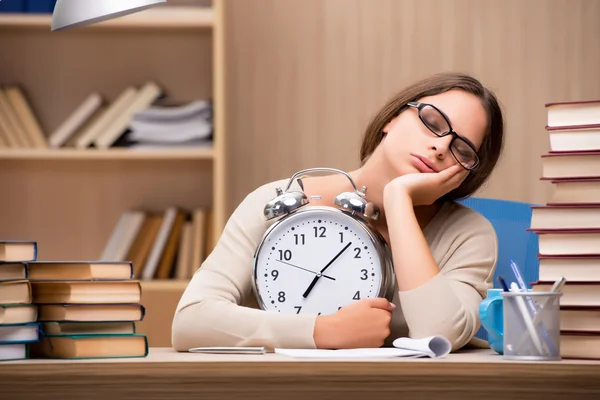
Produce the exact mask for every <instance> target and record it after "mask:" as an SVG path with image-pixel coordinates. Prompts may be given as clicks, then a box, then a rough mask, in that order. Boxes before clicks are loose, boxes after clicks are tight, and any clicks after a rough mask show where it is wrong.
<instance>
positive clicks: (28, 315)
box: [0, 241, 40, 361]
mask: <svg viewBox="0 0 600 400" xmlns="http://www.w3.org/2000/svg"><path fill="white" fill-rule="evenodd" d="M36 255H37V244H36V243H35V242H20V241H1V242H0V361H7V360H22V359H26V358H28V347H27V345H28V344H29V343H33V342H37V341H39V340H40V325H39V324H38V323H37V307H36V306H35V304H33V303H32V293H31V285H30V283H29V281H28V280H27V264H26V262H28V261H32V260H35V258H36Z"/></svg>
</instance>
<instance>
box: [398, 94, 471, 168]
mask: <svg viewBox="0 0 600 400" xmlns="http://www.w3.org/2000/svg"><path fill="white" fill-rule="evenodd" d="M406 105H407V106H409V107H415V108H416V109H417V110H418V113H419V119H420V120H421V122H423V125H425V126H426V127H427V129H429V130H430V131H431V132H432V133H433V134H435V135H436V136H439V137H444V136H447V135H452V141H451V142H450V153H452V156H453V157H454V158H455V159H456V161H458V163H459V164H460V165H462V166H463V168H464V169H466V170H469V171H472V170H474V169H476V168H477V167H478V166H479V155H478V154H477V150H475V146H473V144H472V143H471V142H470V141H469V140H468V139H466V138H464V137H462V136H460V135H459V134H458V133H456V131H455V130H454V129H452V125H450V121H449V120H448V117H446V115H445V114H444V113H443V112H441V111H440V110H439V109H438V108H436V107H435V106H434V105H433V104H427V103H419V102H416V101H411V102H410V103H407V104H406Z"/></svg>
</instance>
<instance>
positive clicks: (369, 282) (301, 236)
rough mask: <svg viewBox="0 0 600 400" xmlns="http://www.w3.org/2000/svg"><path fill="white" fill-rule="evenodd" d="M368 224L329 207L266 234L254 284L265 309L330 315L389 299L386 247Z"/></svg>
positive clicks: (306, 212)
mask: <svg viewBox="0 0 600 400" xmlns="http://www.w3.org/2000/svg"><path fill="white" fill-rule="evenodd" d="M380 243H381V241H377V240H375V239H374V237H373V234H372V233H371V232H370V231H369V229H367V228H366V226H365V223H363V222H362V221H360V220H358V219H357V218H355V217H353V216H351V215H349V214H347V213H345V212H343V211H341V210H336V209H333V208H329V207H312V208H308V209H305V210H301V211H298V212H295V213H293V214H291V215H289V216H288V217H286V218H284V219H282V220H280V221H279V222H277V223H276V224H274V225H273V226H272V227H271V228H270V229H269V230H268V231H267V232H266V233H265V235H264V236H263V239H262V241H261V243H260V245H259V246H258V248H257V251H256V254H255V257H254V266H253V275H254V276H253V284H254V289H255V292H256V294H257V297H258V300H259V303H260V305H261V307H262V308H263V309H265V310H270V311H275V312H282V313H294V314H318V315H325V314H332V313H334V312H336V311H337V310H338V309H340V308H341V307H343V306H345V305H347V304H349V303H352V302H354V301H357V300H360V299H363V298H367V297H370V298H373V297H380V296H383V295H385V288H386V281H387V278H388V277H387V276H386V275H387V271H386V251H385V250H386V249H384V248H383V246H382V245H381V244H380Z"/></svg>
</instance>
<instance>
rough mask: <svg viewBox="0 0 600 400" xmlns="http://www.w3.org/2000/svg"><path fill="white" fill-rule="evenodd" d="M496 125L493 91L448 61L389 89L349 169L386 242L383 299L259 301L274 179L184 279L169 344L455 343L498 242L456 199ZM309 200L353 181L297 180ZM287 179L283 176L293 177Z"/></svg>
mask: <svg viewBox="0 0 600 400" xmlns="http://www.w3.org/2000/svg"><path fill="white" fill-rule="evenodd" d="M503 136H504V123H503V115H502V111H501V109H500V106H499V104H498V102H497V100H496V98H495V96H494V94H493V93H492V92H491V91H489V90H488V89H486V88H485V87H483V86H482V85H481V83H480V82H479V81H478V80H476V79H474V78H472V77H470V76H468V75H464V74H456V73H445V74H438V75H434V76H431V77H428V78H426V79H424V80H421V81H419V82H416V83H415V84H413V85H411V86H409V87H408V88H406V89H404V90H403V91H401V92H400V93H399V94H397V95H396V96H395V97H394V98H393V99H392V100H391V101H389V102H388V103H387V104H386V105H385V106H384V107H383V108H382V109H381V110H380V111H379V113H378V114H377V115H376V116H375V118H374V119H373V120H372V121H371V123H370V124H369V126H368V128H367V130H366V133H365V137H364V140H363V143H362V147H361V151H360V159H361V166H360V168H358V169H356V170H355V171H351V172H349V175H350V176H351V177H352V179H353V180H354V182H355V183H356V186H357V187H359V188H360V187H362V186H366V187H367V188H368V192H367V198H368V200H369V201H371V202H373V203H375V204H376V205H377V206H378V207H379V209H380V217H379V219H378V220H377V221H375V223H374V226H375V227H376V228H377V230H378V231H379V232H381V234H382V235H383V237H384V238H385V240H386V241H387V243H388V245H389V246H390V248H391V252H392V258H393V262H394V269H395V275H396V278H397V290H396V293H395V296H394V299H393V302H392V303H390V302H388V301H387V300H385V299H382V298H377V299H362V300H359V301H356V302H354V303H352V304H351V305H348V306H346V307H343V308H342V309H340V310H339V311H337V312H336V313H334V314H330V315H319V316H316V315H302V314H297V315H296V314H293V315H292V314H290V315H287V314H282V313H273V312H266V311H263V310H260V309H258V306H257V302H256V299H255V295H254V292H253V290H252V280H251V279H252V276H251V275H252V274H251V270H252V258H253V253H254V251H255V250H256V247H257V245H258V244H259V241H260V239H261V237H262V235H263V234H264V232H265V231H266V230H267V228H268V227H269V223H268V222H267V221H266V220H265V218H264V216H263V208H264V206H265V204H266V203H267V202H268V201H269V200H271V199H272V198H273V197H274V194H275V188H276V187H285V186H286V185H287V182H288V180H287V179H282V180H279V181H276V182H271V183H269V184H266V185H264V186H261V187H259V188H258V189H256V190H255V191H253V192H252V193H250V194H249V195H248V196H247V197H246V198H245V199H244V200H243V202H242V203H241V204H240V205H239V207H238V208H237V209H236V210H235V212H234V213H233V214H232V216H231V218H230V219H229V221H228V223H227V225H226V227H225V229H224V231H223V234H222V236H221V238H220V240H219V242H218V244H217V246H216V247H215V249H214V250H213V252H212V253H211V254H210V256H209V257H208V258H207V259H206V261H205V262H204V263H203V264H202V266H201V268H199V269H198V271H197V272H196V273H195V275H194V277H193V279H192V280H191V282H190V284H189V286H188V287H187V289H186V290H185V293H184V294H183V296H182V298H181V300H180V302H179V305H178V307H177V311H176V314H175V318H174V320H173V331H172V340H173V346H174V348H175V349H176V350H178V351H187V350H188V349H189V348H192V347H200V346H266V347H267V348H274V347H287V348H357V347H379V346H381V345H385V344H389V343H391V341H393V339H395V338H397V337H401V336H409V337H426V336H432V335H443V336H445V337H446V338H448V339H449V340H450V342H451V343H452V346H453V349H458V348H460V347H462V346H464V345H465V344H466V343H467V342H469V340H470V339H471V338H472V337H473V335H474V334H475V332H476V331H477V329H478V328H479V318H478V306H479V303H480V301H481V300H482V298H483V297H484V296H485V291H486V289H487V288H489V287H491V283H492V276H493V273H494V270H495V265H496V256H497V242H496V236H495V232H494V229H493V227H492V226H491V224H490V223H489V222H488V221H487V220H486V219H485V218H484V217H482V216H481V215H480V214H478V213H476V212H475V211H473V210H471V209H469V208H467V207H464V206H462V205H460V204H458V203H456V202H455V201H454V200H456V199H460V198H464V197H467V196H469V195H471V194H473V193H474V192H475V191H476V190H477V189H479V188H480V187H481V185H482V184H483V183H484V182H485V181H486V179H487V178H488V177H489V176H490V174H491V172H492V170H493V169H494V166H495V165H496V163H497V161H498V159H499V157H500V153H501V149H502V145H503ZM293 185H296V186H295V187H296V189H302V190H304V192H305V193H306V194H307V195H308V196H309V198H310V196H311V195H319V196H320V200H313V199H311V204H310V205H309V206H312V205H331V204H332V202H333V198H334V197H335V196H336V195H337V194H339V193H341V192H343V191H348V190H349V189H350V182H349V181H348V179H347V178H346V177H344V176H343V175H338V174H336V175H326V176H309V177H307V178H305V179H302V180H301V181H300V182H295V183H294V184H293ZM293 187H294V186H292V188H293Z"/></svg>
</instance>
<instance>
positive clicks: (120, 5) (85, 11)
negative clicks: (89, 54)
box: [52, 0, 167, 31]
mask: <svg viewBox="0 0 600 400" xmlns="http://www.w3.org/2000/svg"><path fill="white" fill-rule="evenodd" d="M166 2H167V1H166V0H91V1H90V0H58V1H57V2H56V6H55V7H54V13H53V14H52V30H53V31H58V30H61V29H66V28H75V27H78V26H83V25H89V24H93V23H96V22H101V21H106V20H108V19H112V18H117V17H122V16H123V15H127V14H131V13H134V12H137V11H141V10H145V9H146V8H150V7H153V6H156V5H159V4H163V3H166Z"/></svg>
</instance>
